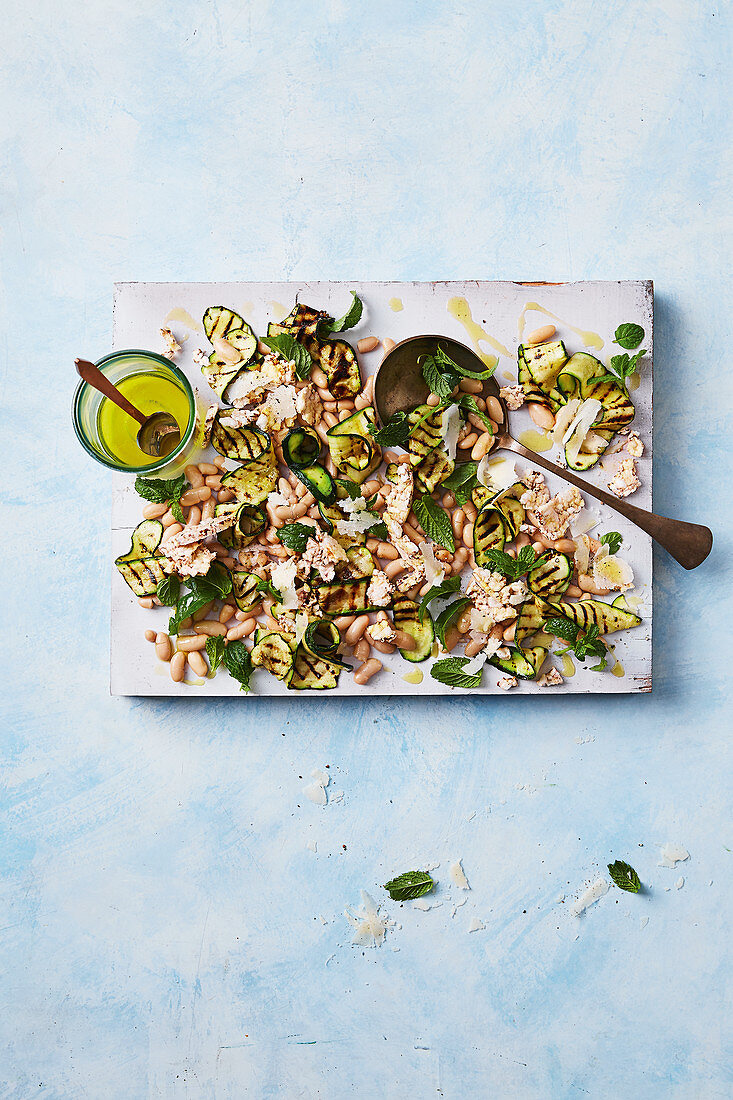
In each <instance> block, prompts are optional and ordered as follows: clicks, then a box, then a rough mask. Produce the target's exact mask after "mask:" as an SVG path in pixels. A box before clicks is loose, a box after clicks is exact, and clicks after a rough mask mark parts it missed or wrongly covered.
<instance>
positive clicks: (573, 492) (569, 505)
mask: <svg viewBox="0 0 733 1100" xmlns="http://www.w3.org/2000/svg"><path fill="white" fill-rule="evenodd" d="M525 496H526V493H525V494H524V495H523V496H522V501H524V497H525ZM584 507H585V502H584V500H583V498H582V496H581V495H580V492H579V491H578V490H577V489H576V488H575V486H574V485H572V486H570V488H568V489H563V491H562V492H561V493H558V494H557V496H554V497H553V498H552V500H549V501H548V502H547V503H546V504H542V505H540V506H539V508H537V509H535V510H534V511H535V514H536V516H537V520H538V523H539V529H540V533H541V534H542V535H544V536H545V538H547V539H553V540H554V539H561V538H562V537H563V535H564V534H565V532H566V531H567V529H568V527H569V525H570V523H571V521H572V520H573V519H575V517H576V516H577V515H579V513H580V512H581V511H582V510H583V508H584Z"/></svg>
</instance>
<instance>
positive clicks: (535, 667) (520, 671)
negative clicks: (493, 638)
mask: <svg viewBox="0 0 733 1100" xmlns="http://www.w3.org/2000/svg"><path fill="white" fill-rule="evenodd" d="M546 657H547V650H546V649H545V647H544V646H541V645H536V646H531V647H530V648H529V649H517V648H516V647H513V646H512V647H511V648H510V653H509V656H508V657H498V656H497V655H496V654H495V653H494V654H493V655H492V656H491V657H489V664H490V665H493V666H494V668H499V669H501V670H502V672H506V673H508V674H509V675H510V676H518V677H519V679H520V680H535V679H536V678H537V673H538V672H539V670H540V669H541V668H542V665H543V664H544V663H545V658H546Z"/></svg>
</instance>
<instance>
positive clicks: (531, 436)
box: [519, 428, 552, 452]
mask: <svg viewBox="0 0 733 1100" xmlns="http://www.w3.org/2000/svg"><path fill="white" fill-rule="evenodd" d="M519 442H520V443H523V444H524V446H525V447H529V449H530V451H537V452H540V451H549V450H550V448H551V447H552V440H551V439H550V437H549V435H545V433H544V432H538V431H536V430H535V429H534V428H528V429H527V431H526V432H522V433H521V435H520V436H519Z"/></svg>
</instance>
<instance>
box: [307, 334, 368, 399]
mask: <svg viewBox="0 0 733 1100" xmlns="http://www.w3.org/2000/svg"><path fill="white" fill-rule="evenodd" d="M309 350H310V349H309ZM318 362H319V364H320V367H321V370H322V371H323V373H324V374H325V375H326V378H327V379H328V388H329V390H330V391H331V393H332V394H333V396H334V398H336V399H337V400H338V398H340V397H356V395H357V394H358V393H361V373H360V371H359V361H358V359H357V358H356V352H355V351H354V349H353V348H352V346H351V344H347V343H346V341H345V340H326V342H325V343H323V344H320V345H319V346H318Z"/></svg>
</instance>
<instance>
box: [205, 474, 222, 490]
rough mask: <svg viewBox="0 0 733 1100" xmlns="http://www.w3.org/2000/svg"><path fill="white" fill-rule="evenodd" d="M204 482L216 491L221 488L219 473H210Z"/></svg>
mask: <svg viewBox="0 0 733 1100" xmlns="http://www.w3.org/2000/svg"><path fill="white" fill-rule="evenodd" d="M206 484H207V485H208V486H209V488H210V489H215V490H216V491H217V493H218V492H219V490H220V489H221V474H216V475H214V474H211V475H210V476H209V477H207V478H206Z"/></svg>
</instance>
